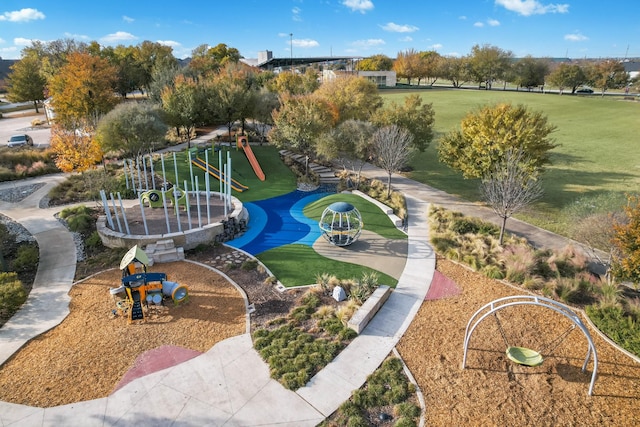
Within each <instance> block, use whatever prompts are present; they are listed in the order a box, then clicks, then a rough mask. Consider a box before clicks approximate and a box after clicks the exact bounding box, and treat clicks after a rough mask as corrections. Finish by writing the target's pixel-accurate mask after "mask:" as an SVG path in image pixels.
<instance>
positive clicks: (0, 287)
mask: <svg viewBox="0 0 640 427" xmlns="http://www.w3.org/2000/svg"><path fill="white" fill-rule="evenodd" d="M26 300H27V292H26V291H25V289H24V287H23V286H22V282H20V280H18V275H17V274H16V273H14V272H11V273H0V316H2V317H4V318H7V319H8V318H9V317H11V316H12V315H13V314H14V313H15V312H16V311H18V309H19V308H20V306H21V305H22V304H24V302H25V301H26Z"/></svg>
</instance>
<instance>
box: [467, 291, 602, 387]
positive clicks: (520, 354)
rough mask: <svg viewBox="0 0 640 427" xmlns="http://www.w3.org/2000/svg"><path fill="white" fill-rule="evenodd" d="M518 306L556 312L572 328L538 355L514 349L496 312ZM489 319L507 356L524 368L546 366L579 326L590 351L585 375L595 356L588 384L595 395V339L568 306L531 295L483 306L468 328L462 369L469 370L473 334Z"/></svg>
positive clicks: (495, 301) (596, 365) (518, 296)
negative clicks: (545, 359)
mask: <svg viewBox="0 0 640 427" xmlns="http://www.w3.org/2000/svg"><path fill="white" fill-rule="evenodd" d="M519 305H534V306H539V307H544V308H548V309H551V310H553V311H555V312H556V313H558V314H561V315H563V316H565V317H566V318H568V319H569V320H571V322H572V325H571V326H570V327H569V329H567V330H566V331H565V332H563V333H562V334H560V336H558V337H556V338H555V339H553V340H552V341H550V342H549V343H548V344H547V345H545V348H544V349H540V350H538V351H536V350H533V349H529V348H526V347H516V346H512V345H511V344H510V343H509V342H508V340H507V337H506V335H505V333H504V330H503V329H502V325H501V324H500V320H499V318H498V316H497V312H498V311H500V310H502V309H505V308H507V307H513V306H519ZM489 316H494V318H495V320H496V322H497V325H498V328H499V330H500V333H501V335H502V338H503V339H504V341H505V345H506V346H507V349H506V355H507V357H508V358H509V360H511V361H512V362H514V363H517V364H519V365H524V366H538V365H541V364H542V363H543V355H542V353H543V352H548V353H551V352H552V351H553V349H554V348H555V347H557V346H558V345H559V344H560V343H561V342H562V341H563V340H564V339H565V338H566V337H567V336H568V335H569V334H570V333H571V331H573V329H575V327H576V326H577V327H578V328H579V329H580V330H581V331H582V333H583V334H584V336H585V337H586V338H587V342H588V348H587V355H586V357H585V359H584V363H583V364H582V372H586V369H587V365H588V363H589V359H590V358H591V354H593V373H592V374H591V382H590V384H589V392H588V394H589V396H591V395H592V394H593V386H594V384H595V382H596V375H597V372H598V354H597V353H596V348H595V345H594V344H593V339H592V338H591V335H590V334H589V330H588V329H587V327H586V326H585V325H584V323H583V322H582V320H581V319H580V317H579V316H578V315H577V314H576V313H575V312H574V311H573V310H571V308H569V307H568V306H566V305H564V304H562V303H559V302H557V301H555V300H552V299H549V298H545V297H539V296H531V295H517V296H510V297H504V298H499V299H497V300H494V301H491V302H490V303H488V304H485V305H484V306H482V307H481V308H480V309H478V311H476V312H475V313H474V314H473V316H471V318H470V319H469V322H468V323H467V328H466V330H465V333H464V353H463V357H462V369H464V368H465V367H466V364H467V351H468V347H469V341H471V336H472V335H473V331H474V330H475V329H476V327H477V326H478V325H479V324H480V322H482V321H483V320H484V319H486V318H487V317H489Z"/></svg>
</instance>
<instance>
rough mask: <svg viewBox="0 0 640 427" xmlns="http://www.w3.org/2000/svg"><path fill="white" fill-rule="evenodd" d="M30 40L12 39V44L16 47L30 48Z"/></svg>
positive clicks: (22, 38)
mask: <svg viewBox="0 0 640 427" xmlns="http://www.w3.org/2000/svg"><path fill="white" fill-rule="evenodd" d="M32 41H34V40H32V39H25V38H24V37H16V38H15V39H13V44H14V45H16V46H30V45H31V42H32Z"/></svg>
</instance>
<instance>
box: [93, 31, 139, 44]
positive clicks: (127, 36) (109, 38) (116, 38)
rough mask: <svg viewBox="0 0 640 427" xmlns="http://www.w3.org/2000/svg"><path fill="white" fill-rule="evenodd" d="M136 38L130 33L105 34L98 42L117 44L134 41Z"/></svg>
mask: <svg viewBox="0 0 640 427" xmlns="http://www.w3.org/2000/svg"><path fill="white" fill-rule="evenodd" d="M136 39H137V37H136V36H134V35H133V34H131V33H127V32H126V31H116V32H115V33H111V34H107V35H106V36H104V37H102V38H101V39H100V40H101V41H103V42H104V43H117V42H121V41H127V40H136Z"/></svg>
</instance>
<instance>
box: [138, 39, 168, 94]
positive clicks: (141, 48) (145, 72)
mask: <svg viewBox="0 0 640 427" xmlns="http://www.w3.org/2000/svg"><path fill="white" fill-rule="evenodd" d="M135 60H136V62H137V64H138V66H139V67H140V73H141V75H140V78H139V82H140V85H141V87H142V88H144V89H145V90H148V89H149V86H150V85H151V82H152V81H153V79H152V76H153V73H154V71H155V70H157V69H162V68H168V67H172V66H177V65H178V60H177V59H176V58H175V56H173V49H172V48H171V47H170V46H165V45H163V44H160V43H157V42H151V41H148V40H145V41H143V42H142V43H140V44H139V45H138V46H136V51H135Z"/></svg>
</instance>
